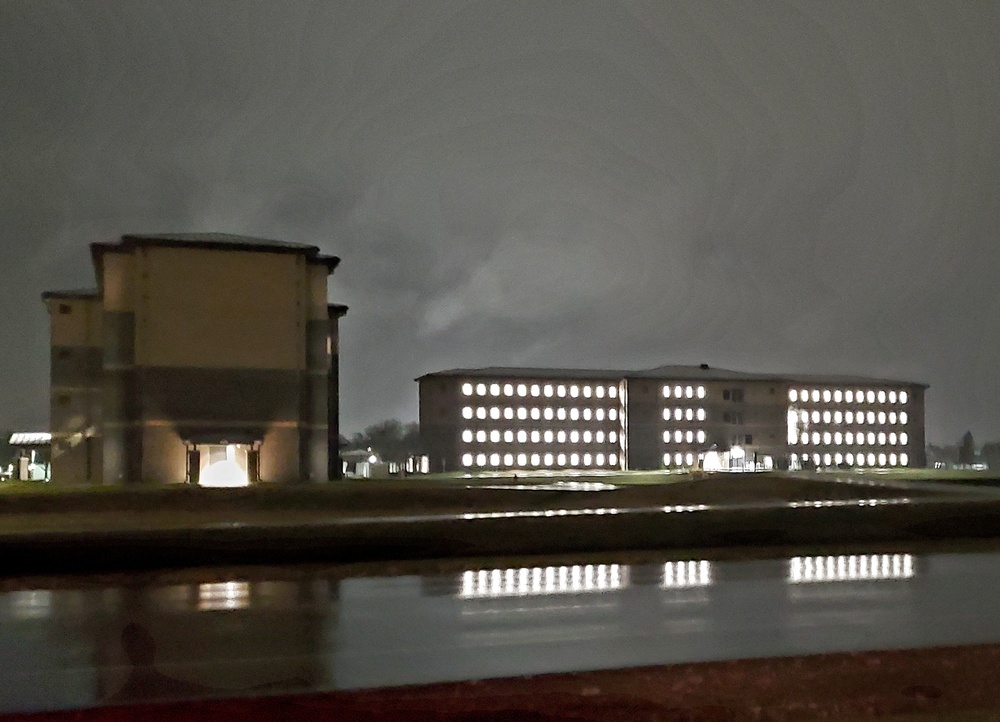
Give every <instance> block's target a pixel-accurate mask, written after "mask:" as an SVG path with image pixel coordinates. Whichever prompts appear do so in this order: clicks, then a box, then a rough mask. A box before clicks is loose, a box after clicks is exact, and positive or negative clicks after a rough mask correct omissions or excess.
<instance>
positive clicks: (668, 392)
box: [663, 384, 705, 399]
mask: <svg viewBox="0 0 1000 722" xmlns="http://www.w3.org/2000/svg"><path fill="white" fill-rule="evenodd" d="M695 397H697V398H699V399H703V398H705V387H704V386H681V385H679V384H678V385H675V386H670V384H667V385H665V386H664V387H663V398H665V399H669V398H675V399H693V398H695Z"/></svg>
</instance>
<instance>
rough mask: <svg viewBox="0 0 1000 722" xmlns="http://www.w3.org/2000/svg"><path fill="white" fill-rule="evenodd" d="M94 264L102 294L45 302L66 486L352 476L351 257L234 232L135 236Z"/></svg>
mask: <svg viewBox="0 0 1000 722" xmlns="http://www.w3.org/2000/svg"><path fill="white" fill-rule="evenodd" d="M91 255H92V257H93V262H94V268H95V271H96V275H97V283H98V288H97V289H96V290H93V291H51V292H48V293H45V294H43V299H44V300H45V303H46V305H47V306H48V311H49V317H50V322H51V343H52V371H51V373H52V391H51V425H52V429H51V430H52V480H53V481H55V482H57V483H83V484H86V483H91V484H98V483H103V484H111V485H114V484H137V483H183V482H188V483H200V484H203V485H206V486H207V485H214V486H240V485H245V484H247V483H253V482H256V481H263V482H292V481H321V480H326V479H328V478H336V477H337V476H339V473H338V472H339V464H338V463H337V451H338V450H337V439H338V437H339V428H338V413H339V405H338V379H337V374H338V353H337V338H338V319H339V318H340V317H341V316H343V314H344V313H345V312H346V307H344V306H338V305H330V304H328V303H327V278H328V276H329V275H330V274H331V273H332V272H333V270H334V268H336V266H337V264H338V262H339V259H338V258H336V257H333V256H325V255H321V254H320V253H319V249H318V248H317V247H315V246H308V245H299V244H292V243H281V242H277V241H266V240H261V239H255V238H246V237H243V236H231V235H225V234H192V235H157V236H124V237H122V239H121V241H120V242H118V243H95V244H93V245H91ZM331 462H333V463H331Z"/></svg>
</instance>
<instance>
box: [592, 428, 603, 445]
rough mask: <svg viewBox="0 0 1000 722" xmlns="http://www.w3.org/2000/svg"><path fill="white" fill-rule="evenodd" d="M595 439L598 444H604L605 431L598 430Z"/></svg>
mask: <svg viewBox="0 0 1000 722" xmlns="http://www.w3.org/2000/svg"><path fill="white" fill-rule="evenodd" d="M594 441H596V442H597V443H598V444H603V443H604V432H603V431H598V432H597V433H595V434H594Z"/></svg>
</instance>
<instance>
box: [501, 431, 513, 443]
mask: <svg viewBox="0 0 1000 722" xmlns="http://www.w3.org/2000/svg"><path fill="white" fill-rule="evenodd" d="M503 440H504V441H505V442H507V443H508V444H513V443H514V430H513V429H507V430H506V431H505V432H503Z"/></svg>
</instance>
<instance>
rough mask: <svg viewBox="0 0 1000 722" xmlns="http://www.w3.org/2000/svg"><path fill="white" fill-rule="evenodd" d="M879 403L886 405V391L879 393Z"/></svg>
mask: <svg viewBox="0 0 1000 722" xmlns="http://www.w3.org/2000/svg"><path fill="white" fill-rule="evenodd" d="M878 402H879V403H880V404H884V403H885V391H882V390H879V392H878ZM884 465H885V463H884V462H883V466H884Z"/></svg>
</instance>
